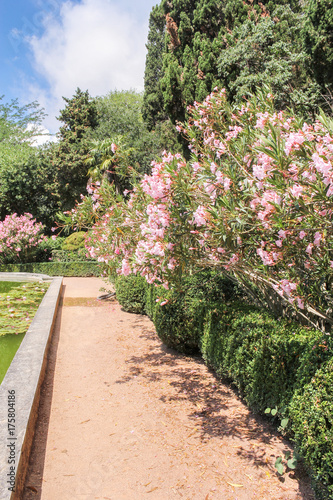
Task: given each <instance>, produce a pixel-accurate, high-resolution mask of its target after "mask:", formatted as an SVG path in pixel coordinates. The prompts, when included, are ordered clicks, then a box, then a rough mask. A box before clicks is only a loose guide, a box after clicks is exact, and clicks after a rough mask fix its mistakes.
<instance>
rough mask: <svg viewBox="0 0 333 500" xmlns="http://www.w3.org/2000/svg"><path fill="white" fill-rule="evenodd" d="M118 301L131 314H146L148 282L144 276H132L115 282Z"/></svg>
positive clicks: (121, 277) (117, 279) (116, 279)
mask: <svg viewBox="0 0 333 500" xmlns="http://www.w3.org/2000/svg"><path fill="white" fill-rule="evenodd" d="M113 283H114V286H115V289H116V295H117V300H118V302H119V304H120V305H121V306H122V308H123V309H124V310H125V311H127V312H131V313H136V314H145V312H146V307H145V306H146V298H145V296H146V287H147V282H146V280H145V278H143V277H142V276H136V275H135V274H130V275H129V276H118V277H117V278H115V279H114V280H113Z"/></svg>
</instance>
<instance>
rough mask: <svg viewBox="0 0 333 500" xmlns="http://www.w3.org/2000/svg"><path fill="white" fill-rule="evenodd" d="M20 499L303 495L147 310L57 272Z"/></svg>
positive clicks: (265, 433)
mask: <svg viewBox="0 0 333 500" xmlns="http://www.w3.org/2000/svg"><path fill="white" fill-rule="evenodd" d="M64 284H65V290H64V292H65V294H64V299H63V307H62V308H61V309H60V311H59V314H58V318H57V323H56V328H55V332H54V336H53V340H52V345H51V350H50V354H49V363H48V371H47V377H46V380H45V383H44V386H43V390H42V400H41V405H40V411H39V419H38V424H37V428H36V436H35V441H34V445H33V452H32V456H31V461H30V467H29V472H28V477H27V481H26V487H25V494H24V500H31V499H34V500H35V499H43V500H95V499H100V500H103V499H112V500H132V499H133V500H141V499H147V500H169V499H170V500H173V499H184V500H187V499H191V500H192V499H197V500H214V499H216V500H217V499H218V500H229V499H230V500H252V499H253V500H254V499H258V500H259V499H260V500H264V499H265V500H273V499H274V500H292V499H305V500H312V499H313V498H314V497H313V494H312V491H311V488H310V486H309V480H308V478H307V477H306V476H305V474H304V473H303V472H302V469H299V470H297V471H296V473H293V472H291V473H288V474H287V475H285V476H284V477H283V478H278V476H277V474H276V472H275V469H274V466H273V464H274V462H275V457H277V456H279V455H281V454H282V451H283V450H286V449H288V446H287V444H286V443H284V442H283V441H282V440H281V439H280V438H279V437H278V436H277V435H275V434H274V432H273V430H272V428H271V427H270V426H269V425H268V424H267V423H266V422H263V421H262V420H261V419H260V418H255V417H254V416H253V415H252V414H251V413H250V412H249V411H248V409H247V408H246V407H245V406H244V405H243V404H242V403H241V402H240V401H239V399H238V398H237V397H236V396H235V395H234V393H233V392H232V391H231V389H230V388H228V387H227V386H225V385H223V384H222V383H220V382H219V381H217V380H216V379H215V377H214V376H213V374H212V373H210V372H209V370H208V369H207V368H206V367H205V365H204V364H203V363H202V361H201V360H200V359H199V358H190V357H184V356H181V355H178V354H177V353H175V352H174V351H172V350H170V349H167V348H166V347H165V346H163V344H162V343H161V342H160V340H159V339H158V337H157V336H156V334H155V332H154V328H153V325H152V323H151V322H150V320H149V319H148V318H147V317H144V316H139V315H133V314H128V313H125V312H123V311H122V310H121V308H120V306H119V304H118V303H117V302H116V301H114V302H98V301H96V297H97V296H98V295H99V294H100V293H101V292H99V288H100V286H105V285H104V284H103V282H102V281H101V280H99V279H97V278H67V279H65V280H64Z"/></svg>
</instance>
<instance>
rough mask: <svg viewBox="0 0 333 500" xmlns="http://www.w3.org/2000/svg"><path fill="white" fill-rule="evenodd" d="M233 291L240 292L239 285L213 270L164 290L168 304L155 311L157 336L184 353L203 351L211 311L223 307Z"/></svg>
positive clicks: (193, 276) (202, 272) (192, 276)
mask: <svg viewBox="0 0 333 500" xmlns="http://www.w3.org/2000/svg"><path fill="white" fill-rule="evenodd" d="M155 294H156V295H158V293H157V292H155ZM233 294H236V287H235V285H234V284H233V283H232V282H231V281H230V280H228V279H226V278H224V277H223V276H220V275H219V274H217V273H215V272H213V271H208V270H205V271H201V272H198V273H196V274H193V275H190V276H186V277H184V278H183V280H182V283H181V288H180V289H173V290H169V291H167V292H166V291H165V290H163V298H166V299H167V300H168V303H167V304H165V305H163V306H160V305H159V304H157V306H156V308H155V311H154V314H153V321H154V324H155V328H156V332H157V335H158V336H159V337H160V339H161V340H162V342H164V343H165V344H166V345H167V346H169V347H172V348H174V349H177V350H178V351H180V352H183V353H188V354H190V353H196V352H199V351H200V344H201V342H200V338H201V335H202V331H203V327H204V323H205V318H206V315H207V313H208V311H210V310H211V309H216V308H220V307H221V306H222V305H223V304H224V303H225V301H226V300H228V299H230V296H231V295H233Z"/></svg>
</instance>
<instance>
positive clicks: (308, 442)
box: [290, 358, 333, 500]
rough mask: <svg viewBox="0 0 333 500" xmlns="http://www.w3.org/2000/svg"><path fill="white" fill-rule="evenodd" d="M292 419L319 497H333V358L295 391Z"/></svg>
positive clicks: (299, 445)
mask: <svg viewBox="0 0 333 500" xmlns="http://www.w3.org/2000/svg"><path fill="white" fill-rule="evenodd" d="M290 421H291V427H292V430H293V432H294V434H295V442H296V443H297V447H298V449H299V451H300V453H301V455H302V456H303V457H304V459H305V461H306V463H307V464H309V465H310V466H311V469H312V472H313V476H314V480H315V484H314V487H315V491H316V497H317V498H318V499H322V500H326V499H328V498H333V444H332V443H333V358H331V359H330V360H329V361H328V362H327V363H325V364H324V365H323V366H322V368H321V369H320V370H318V371H317V372H316V374H315V375H314V377H313V378H312V379H311V381H310V382H309V383H308V384H306V385H305V386H304V387H303V388H301V389H299V390H298V391H297V392H296V393H295V395H294V397H293V399H292V401H291V404H290Z"/></svg>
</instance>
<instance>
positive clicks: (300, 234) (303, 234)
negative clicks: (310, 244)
mask: <svg viewBox="0 0 333 500" xmlns="http://www.w3.org/2000/svg"><path fill="white" fill-rule="evenodd" d="M305 236H306V233H305V232H304V231H300V233H299V237H300V239H301V240H302V239H303V238H304V237H305Z"/></svg>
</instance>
